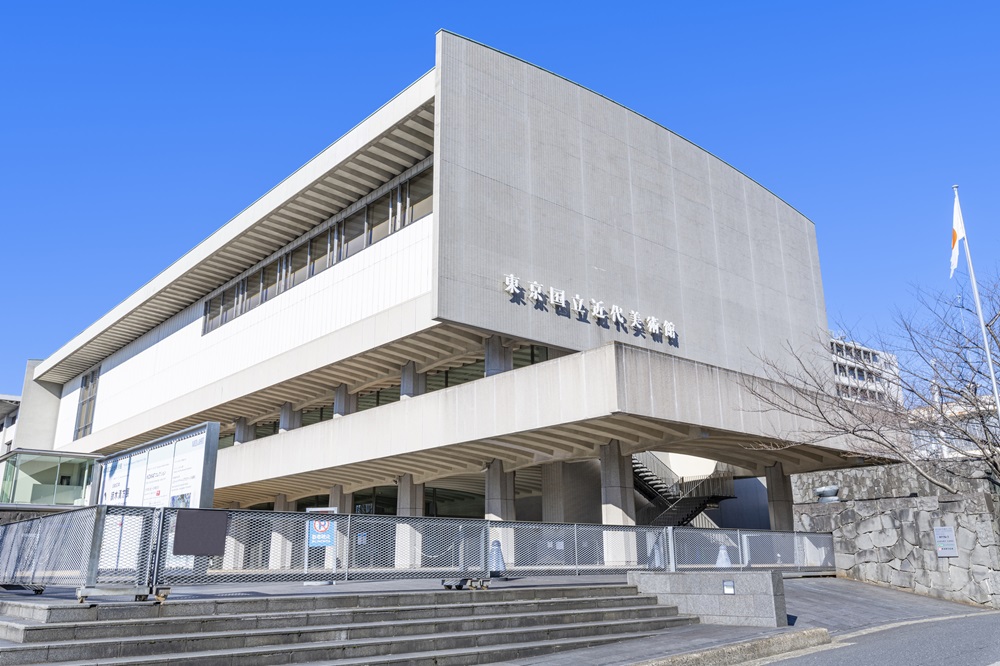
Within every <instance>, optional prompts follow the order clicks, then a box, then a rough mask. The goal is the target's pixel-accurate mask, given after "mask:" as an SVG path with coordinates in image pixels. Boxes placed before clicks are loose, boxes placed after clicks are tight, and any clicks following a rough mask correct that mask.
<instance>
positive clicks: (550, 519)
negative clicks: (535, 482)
mask: <svg viewBox="0 0 1000 666" xmlns="http://www.w3.org/2000/svg"><path fill="white" fill-rule="evenodd" d="M542 522H545V523H564V522H566V494H565V493H564V492H563V463H561V462H554V463H549V464H547V465H542Z"/></svg>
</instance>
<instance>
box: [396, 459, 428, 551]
mask: <svg viewBox="0 0 1000 666" xmlns="http://www.w3.org/2000/svg"><path fill="white" fill-rule="evenodd" d="M422 515H424V484H422V483H414V482H413V475H412V474H403V475H402V476H401V477H399V481H398V483H397V487H396V516H397V517H411V516H422ZM422 549H423V534H422V533H421V531H420V525H419V523H417V524H406V523H396V568H397V569H412V568H414V567H419V566H420V565H421V563H422V562H423V551H422Z"/></svg>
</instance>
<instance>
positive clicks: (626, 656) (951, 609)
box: [0, 575, 998, 666]
mask: <svg viewBox="0 0 1000 666" xmlns="http://www.w3.org/2000/svg"><path fill="white" fill-rule="evenodd" d="M624 582H625V579H624V577H623V576H618V575H611V576H581V577H579V578H571V579H568V578H565V577H536V578H524V579H513V580H509V581H494V583H493V587H494V588H496V589H500V588H505V589H508V588H527V587H549V586H566V585H595V584H623V583H624ZM440 589H441V586H440V581H439V580H428V579H414V580H392V581H347V582H338V583H337V584H336V585H327V586H305V585H302V584H301V583H299V584H292V583H275V584H257V585H245V586H240V587H238V588H235V589H234V587H233V586H230V585H226V586H202V587H175V588H173V590H172V592H171V595H170V597H169V599H168V601H167V603H170V601H182V600H196V599H211V598H220V597H222V598H232V597H245V598H253V597H266V596H289V595H328V594H358V593H365V592H371V593H378V592H409V591H424V590H440ZM785 595H786V603H787V607H788V613H789V620H790V621H791V622H792V626H790V627H788V628H782V629H761V628H753V627H723V626H715V625H692V626H685V627H676V628H673V629H670V630H669V631H668V632H666V633H664V634H663V635H660V636H654V637H650V638H644V639H641V640H632V641H624V642H621V643H616V644H611V645H606V646H599V647H592V648H587V649H585V650H573V651H568V652H563V653H560V654H553V655H545V656H540V657H533V658H526V659H520V660H516V661H510V662H506V663H508V664H512V665H514V664H516V665H518V666H529V665H531V666H540V665H546V666H563V665H564V666H580V665H581V664H602V665H605V666H634V665H636V664H642V663H644V662H647V661H649V660H651V659H655V658H662V657H666V656H670V655H679V654H684V653H690V652H697V651H700V650H705V649H710V648H714V647H720V646H724V645H729V644H732V643H736V642H741V641H748V640H752V639H757V638H762V637H768V636H778V635H780V634H782V633H788V632H793V631H797V630H800V629H803V628H814V627H822V628H826V629H827V630H828V631H829V632H830V633H831V635H833V636H838V635H847V634H851V633H854V632H859V631H864V630H866V629H871V628H873V627H878V626H883V625H889V624H894V623H899V622H912V621H918V620H928V619H935V618H945V617H950V616H954V617H958V616H964V615H968V614H970V613H971V614H977V613H986V611H984V610H982V609H977V608H974V607H971V606H964V605H960V604H956V603H951V602H947V601H940V600H937V599H931V598H927V597H921V596H917V595H913V594H908V593H905V592H899V591H895V590H889V589H885V588H879V587H875V586H872V585H866V584H864V583H858V582H854V581H849V580H843V579H835V578H798V579H788V580H785ZM10 598H17V599H19V600H20V601H24V602H29V603H39V604H44V605H57V606H58V605H63V604H76V597H75V593H74V591H73V590H72V589H71V588H49V589H48V590H46V593H45V594H44V595H42V596H34V595H31V594H29V593H17V592H6V593H0V599H10ZM121 600H123V597H96V596H95V597H91V598H90V599H88V601H89V602H95V603H104V602H120V601H121ZM986 617H998V616H995V615H989V614H987V615H986ZM0 645H2V643H0ZM832 652H835V653H838V654H839V653H841V650H839V649H838V650H833V651H832ZM802 663H812V662H802ZM817 663H820V662H817ZM823 663H825V662H823ZM831 663H833V662H831Z"/></svg>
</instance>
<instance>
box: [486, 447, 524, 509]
mask: <svg viewBox="0 0 1000 666" xmlns="http://www.w3.org/2000/svg"><path fill="white" fill-rule="evenodd" d="M486 520H517V515H516V513H515V511H514V473H513V472H504V471H503V461H502V460H494V461H493V462H491V463H490V464H489V466H488V467H487V468H486Z"/></svg>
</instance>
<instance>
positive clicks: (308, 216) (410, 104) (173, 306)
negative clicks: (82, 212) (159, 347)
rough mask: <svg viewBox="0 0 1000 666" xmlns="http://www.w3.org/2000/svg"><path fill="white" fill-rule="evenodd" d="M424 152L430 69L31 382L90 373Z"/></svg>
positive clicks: (429, 122) (429, 144)
mask: <svg viewBox="0 0 1000 666" xmlns="http://www.w3.org/2000/svg"><path fill="white" fill-rule="evenodd" d="M433 149H434V76H433V71H431V72H429V73H427V74H425V75H424V76H423V77H421V78H420V79H419V80H418V81H417V82H416V83H414V84H413V85H411V86H410V87H409V88H407V89H406V90H404V91H403V92H401V93H400V94H399V95H397V96H396V97H394V98H393V99H392V100H391V101H389V102H388V103H386V104H385V105H384V106H383V107H382V108H380V109H379V110H378V111H376V112H375V113H373V114H372V115H371V116H369V117H368V118H366V119H365V120H364V121H363V122H361V123H360V124H358V125H357V126H356V127H355V128H354V129H352V130H351V131H350V132H348V133H347V134H345V135H344V136H343V137H341V138H340V139H338V140H337V141H336V142H335V143H333V144H332V145H331V146H329V147H328V148H327V149H326V150H324V151H323V152H322V153H320V154H319V155H317V156H316V157H314V158H313V159H312V160H310V161H309V162H308V163H306V164H305V165H304V166H303V167H301V168H300V169H299V170H298V171H296V172H295V173H293V174H292V175H291V176H289V177H288V178H286V179H285V180H284V181H282V182H281V183H279V184H278V185H277V186H275V187H274V188H273V189H272V190H271V191H269V192H268V193H267V194H265V195H264V196H263V197H261V198H260V199H258V200H257V201H256V202H254V203H253V204H251V205H250V206H249V207H248V208H246V209H245V210H244V211H243V212H241V213H240V214H239V215H237V216H236V217H234V218H233V219H232V220H230V221H229V222H227V223H226V224H225V225H224V226H223V227H222V228H221V229H219V230H218V231H216V232H215V233H214V234H212V235H211V236H209V237H208V238H207V239H205V240H204V241H202V242H201V243H200V244H199V245H197V246H196V247H195V248H194V249H193V250H191V251H190V252H188V253H187V254H185V255H184V256H183V257H181V258H180V259H178V260H177V261H176V262H174V263H173V264H172V265H171V266H170V267H168V268H167V269H166V270H165V271H163V272H162V273H160V274H159V275H157V276H156V277H155V278H153V279H152V280H151V281H150V282H148V283H147V284H146V285H144V286H143V287H142V288H140V289H139V290H138V291H136V292H135V293H134V294H132V295H131V296H129V297H128V298H127V299H125V300H124V301H123V302H122V303H121V304H119V305H118V306H117V307H115V308H114V309H113V310H112V311H111V312H109V313H107V314H106V315H104V316H103V317H101V319H99V320H98V321H97V322H95V323H94V324H92V325H91V326H90V327H89V328H87V329H86V330H85V331H84V332H83V333H81V334H80V335H78V336H76V337H75V338H73V340H71V341H70V342H69V343H67V344H66V345H64V346H63V347H62V348H61V349H59V350H58V351H56V352H55V353H54V354H52V355H51V356H50V357H49V358H47V359H45V361H43V362H42V363H40V364H39V365H38V367H37V368H36V369H35V374H34V379H36V380H44V381H49V382H56V383H60V384H62V383H65V382H67V381H69V380H70V379H72V378H73V377H75V376H77V375H79V374H80V373H82V372H84V371H86V370H88V369H90V368H91V367H93V366H94V365H96V364H97V363H100V362H101V361H102V360H103V359H105V358H107V357H108V356H109V355H110V354H112V353H114V352H115V351H117V350H118V349H120V348H121V347H123V346H125V345H126V344H128V343H129V342H131V341H132V340H134V339H136V338H137V337H139V336H140V335H142V334H144V333H146V332H147V331H149V330H151V329H152V328H154V327H155V326H157V325H158V324H160V323H162V322H164V321H165V320H167V319H168V318H170V317H171V316H173V315H174V314H176V313H178V312H180V311H181V310H183V309H184V308H186V307H188V306H189V305H191V304H192V303H194V302H196V301H198V300H199V299H201V298H203V297H204V296H206V295H207V294H208V293H210V292H211V291H212V290H213V289H215V288H217V287H218V286H220V285H222V284H223V283H225V282H227V281H228V280H229V279H231V278H233V277H235V276H236V275H238V274H239V273H241V272H243V271H244V270H246V269H248V268H250V267H251V266H253V265H254V264H256V263H257V262H259V261H261V260H262V259H264V258H266V257H268V256H269V255H271V254H273V253H274V252H276V251H277V250H279V249H281V248H282V247H283V246H284V245H286V244H287V243H289V242H290V241H292V240H294V239H295V238H298V237H299V236H301V235H302V234H303V233H305V232H307V231H309V230H310V229H312V228H313V227H315V226H316V225H318V224H320V223H322V222H324V221H325V220H327V219H329V218H330V217H332V216H333V215H336V214H337V213H338V212H340V211H341V210H343V209H344V208H346V207H348V206H349V205H351V204H352V203H354V202H355V201H357V200H358V199H360V198H361V197H363V196H364V195H366V194H368V193H369V192H371V191H373V190H375V189H377V188H378V187H379V186H380V185H382V184H383V183H385V182H386V181H389V180H391V179H392V178H394V177H395V176H398V175H399V174H401V173H402V172H404V171H406V170H407V169H409V168H410V167H412V166H414V165H415V164H417V163H418V162H420V161H422V160H424V159H426V158H427V157H428V156H430V155H431V153H432V152H433Z"/></svg>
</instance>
